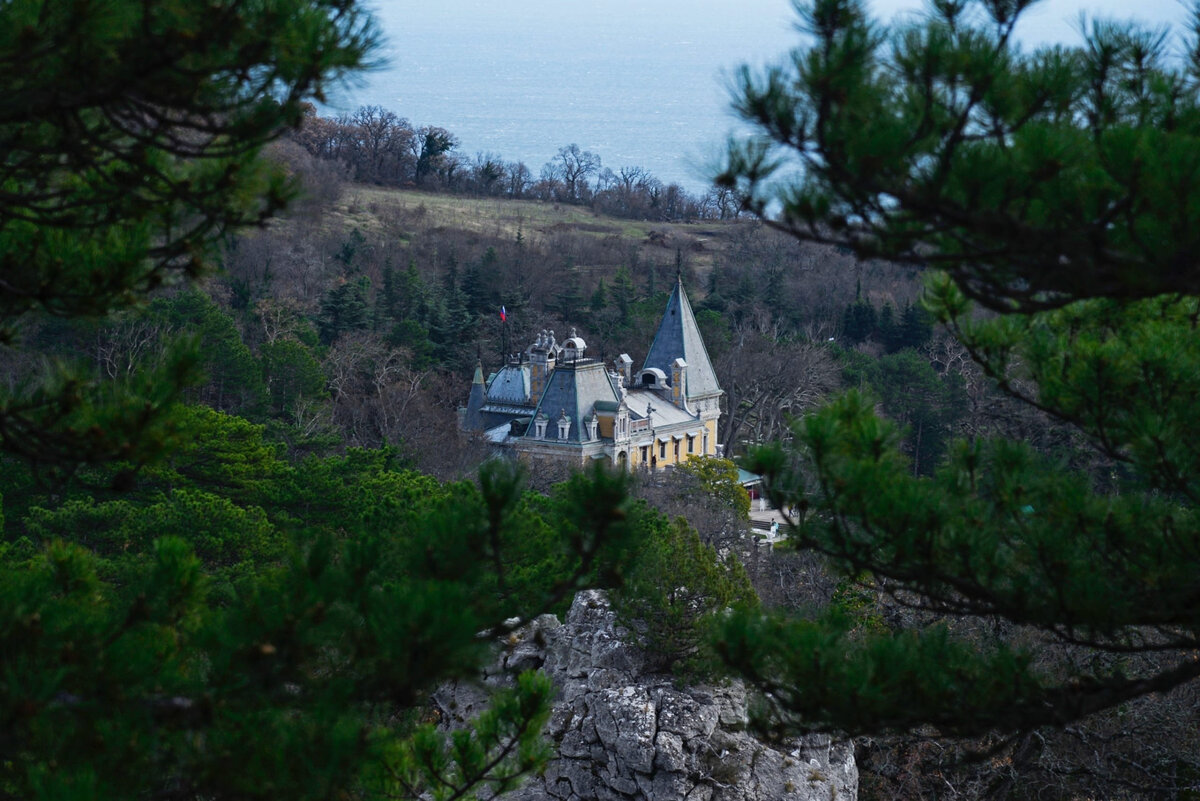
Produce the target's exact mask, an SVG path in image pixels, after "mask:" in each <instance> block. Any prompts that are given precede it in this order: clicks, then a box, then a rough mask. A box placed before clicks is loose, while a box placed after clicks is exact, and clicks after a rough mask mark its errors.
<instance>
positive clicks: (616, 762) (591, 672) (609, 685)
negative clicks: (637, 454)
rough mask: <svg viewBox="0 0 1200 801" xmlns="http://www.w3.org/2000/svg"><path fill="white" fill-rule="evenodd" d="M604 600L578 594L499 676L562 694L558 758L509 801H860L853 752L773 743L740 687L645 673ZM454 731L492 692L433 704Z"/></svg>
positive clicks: (506, 654)
mask: <svg viewBox="0 0 1200 801" xmlns="http://www.w3.org/2000/svg"><path fill="white" fill-rule="evenodd" d="M644 663H645V660H644V657H643V655H642V653H641V652H640V651H639V649H637V648H636V647H634V646H631V645H629V644H628V643H626V642H625V641H624V640H623V639H622V638H621V636H620V634H619V632H618V630H617V628H616V623H615V615H614V613H613V611H612V610H611V608H610V607H609V605H608V601H607V599H606V597H605V595H604V594H603V593H602V592H596V591H591V592H584V593H580V594H579V595H578V596H577V597H576V598H575V602H574V604H573V605H572V607H571V611H570V613H569V614H568V615H567V620H566V622H565V623H560V622H559V621H558V619H557V618H555V617H553V616H551V615H543V616H542V617H540V618H538V619H537V620H536V621H534V622H533V623H532V624H531V625H530V626H528V627H526V628H525V629H523V630H522V631H521V632H519V633H518V634H515V635H513V637H511V638H510V640H509V641H508V643H506V646H505V648H504V651H503V654H502V656H501V659H500V666H499V669H498V670H497V671H496V672H495V673H494V674H493V675H492V677H491V678H490V679H489V680H488V681H489V682H500V681H503V680H504V679H503V677H504V676H508V675H511V672H512V671H520V670H527V669H532V668H540V669H541V670H543V671H545V672H546V673H547V674H548V675H549V676H550V677H551V679H553V681H554V682H555V684H556V685H557V686H558V688H559V696H558V699H557V700H556V702H555V706H554V712H553V715H552V717H551V719H550V723H549V725H548V727H547V732H546V733H547V735H548V736H549V737H550V738H551V739H552V740H553V742H554V743H555V746H556V749H557V753H558V756H557V758H555V759H554V760H553V761H552V762H551V763H550V765H549V767H548V768H547V770H546V772H545V774H544V775H543V776H542V777H540V778H534V779H531V780H530V781H528V782H527V783H526V784H525V785H524V786H523V787H522V788H521V789H520V790H517V791H515V792H513V793H510V794H509V795H507V796H505V798H506V799H507V800H508V801H626V800H627V799H629V800H632V799H645V800H646V801H678V800H679V799H689V800H691V801H816V800H817V799H820V801H832V799H838V800H839V801H844V800H845V799H853V798H855V797H856V795H857V790H858V770H857V768H856V767H855V764H854V753H853V749H852V748H851V746H850V745H849V744H848V743H835V742H832V741H831V740H830V739H829V738H828V737H809V738H805V739H803V740H795V741H791V742H788V743H786V744H782V745H780V744H767V743H764V742H761V741H759V740H757V739H755V738H754V736H753V735H752V734H751V733H750V732H749V731H747V729H746V725H747V707H746V704H747V699H746V692H745V690H744V689H743V688H742V687H741V685H739V684H729V685H723V686H716V687H713V686H697V687H688V688H681V687H678V686H676V684H675V682H674V681H673V679H672V678H671V677H670V676H663V675H653V674H647V673H645V672H644ZM435 701H436V702H437V703H438V705H439V706H440V707H441V708H442V712H443V716H444V717H443V719H444V720H446V721H448V722H449V723H450V724H451V725H453V723H454V722H455V721H462V720H465V719H466V718H469V717H471V716H472V715H474V714H476V713H478V712H479V711H480V710H481V708H482V705H483V704H485V703H486V694H485V693H484V692H483V691H482V690H481V689H479V688H477V687H471V686H466V685H455V686H448V687H445V688H443V689H442V691H441V692H439V693H438V695H437V696H436V698H435Z"/></svg>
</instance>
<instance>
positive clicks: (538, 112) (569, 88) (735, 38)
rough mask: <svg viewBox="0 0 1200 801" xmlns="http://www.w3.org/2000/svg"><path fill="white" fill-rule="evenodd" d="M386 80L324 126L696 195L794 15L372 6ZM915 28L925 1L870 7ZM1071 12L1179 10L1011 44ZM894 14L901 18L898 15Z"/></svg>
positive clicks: (1128, 0)
mask: <svg viewBox="0 0 1200 801" xmlns="http://www.w3.org/2000/svg"><path fill="white" fill-rule="evenodd" d="M368 2H369V6H370V7H371V8H373V10H374V11H375V14H376V17H377V20H378V23H379V28H380V31H381V32H382V33H383V35H384V39H385V42H384V46H383V47H382V48H381V50H380V52H379V54H378V56H379V58H380V60H381V61H382V64H381V66H380V67H379V68H378V69H376V70H374V71H372V72H370V73H368V74H366V75H365V76H361V77H360V78H359V79H357V80H356V81H355V82H353V83H352V84H350V85H348V86H346V87H343V88H342V89H341V90H339V91H337V92H336V93H335V94H334V95H332V96H331V97H330V98H329V103H328V104H327V106H326V107H325V108H324V109H323V111H324V113H327V114H338V113H342V112H345V113H349V112H353V111H354V109H356V108H357V107H358V106H360V105H378V106H382V107H384V108H386V109H389V110H391V111H394V112H396V113H397V114H399V115H400V116H402V117H405V118H407V119H408V120H409V121H411V122H412V123H413V124H415V125H439V126H441V127H444V128H447V129H449V130H450V131H451V132H453V133H454V134H455V135H456V136H458V138H459V140H460V145H459V148H458V152H459V154H460V155H462V156H464V157H465V158H467V159H468V160H470V159H472V158H473V157H474V155H475V154H476V153H491V154H495V155H498V156H500V157H501V158H502V159H504V160H505V161H521V162H524V163H525V165H526V166H527V167H528V168H529V169H530V171H531V172H532V173H533V175H534V176H535V177H536V176H537V175H538V173H539V172H540V171H541V168H542V165H544V164H545V163H546V162H548V161H550V160H552V159H553V158H554V155H555V153H556V152H557V151H558V149H559V148H560V147H563V146H565V145H569V144H572V143H574V144H578V145H579V147H580V148H582V149H583V150H589V151H591V152H593V153H595V154H596V155H598V156H600V158H601V160H602V162H603V164H604V166H606V167H610V168H612V169H613V170H614V171H618V170H619V169H620V168H621V167H642V168H644V169H646V170H649V171H650V172H651V173H653V174H654V175H655V176H656V177H657V178H658V179H659V180H661V181H663V182H664V183H671V182H675V183H679V184H682V185H683V186H684V187H685V188H686V189H688V190H689V191H691V192H694V193H700V192H703V191H704V190H705V188H706V187H707V185H708V176H709V175H711V172H712V169H713V166H712V165H713V162H714V159H715V157H716V155H717V154H718V152H719V151H720V149H721V145H722V143H723V142H724V140H725V138H726V136H727V135H728V134H730V133H745V132H746V131H748V127H747V126H745V125H742V124H740V123H739V121H738V120H737V118H736V117H735V116H734V115H733V114H732V112H731V111H730V103H729V92H728V84H729V80H728V79H729V76H730V75H731V74H732V73H733V71H734V70H735V69H736V68H737V67H738V66H739V65H740V64H743V63H747V64H749V65H751V66H753V67H761V66H762V65H764V64H766V63H769V62H775V61H778V60H780V59H781V58H784V57H786V54H787V51H788V50H790V49H791V48H793V47H795V46H797V45H798V44H800V43H801V41H802V39H801V35H800V33H799V32H798V31H797V30H796V22H797V19H798V18H797V16H796V14H795V12H794V10H793V8H792V3H791V0H368ZM870 6H871V8H872V10H873V13H874V14H876V15H877V17H879V18H881V19H884V20H890V21H895V20H897V19H898V18H899V19H901V20H904V19H907V20H908V21H913V20H915V19H917V17H918V15H919V14H920V13H921V11H920V9H921V7H922V3H921V2H920V0H873V2H871V3H870ZM1081 13H1087V14H1089V15H1100V16H1109V17H1116V18H1124V17H1128V16H1139V17H1140V18H1141V19H1143V20H1145V21H1147V22H1149V23H1151V24H1164V23H1174V24H1179V23H1180V22H1182V21H1183V18H1184V17H1185V16H1186V8H1185V4H1183V3H1179V2H1177V1H1176V0H1138V2H1136V3H1135V2H1132V0H1046V1H1045V2H1041V3H1038V4H1036V5H1035V6H1033V8H1031V9H1030V11H1028V12H1027V13H1026V15H1025V18H1024V21H1023V23H1022V26H1021V27H1020V28H1019V29H1018V38H1019V39H1020V40H1021V41H1022V42H1023V43H1026V44H1027V45H1029V46H1036V45H1038V44H1042V43H1045V42H1053V41H1071V42H1072V43H1077V42H1078V40H1079V38H1080V36H1079V18H1080V14H1081ZM897 15H899V17H898V16H897Z"/></svg>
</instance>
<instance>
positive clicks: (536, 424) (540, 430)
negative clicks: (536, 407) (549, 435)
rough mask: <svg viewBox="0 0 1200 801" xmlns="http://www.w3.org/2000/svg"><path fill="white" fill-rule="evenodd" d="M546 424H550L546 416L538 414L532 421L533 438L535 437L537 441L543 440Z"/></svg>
mask: <svg viewBox="0 0 1200 801" xmlns="http://www.w3.org/2000/svg"><path fill="white" fill-rule="evenodd" d="M548 422H550V420H549V419H548V418H547V417H546V415H544V414H542V413H541V412H538V416H537V417H535V418H534V420H533V430H534V436H536V437H537V438H538V439H545V438H546V423H548Z"/></svg>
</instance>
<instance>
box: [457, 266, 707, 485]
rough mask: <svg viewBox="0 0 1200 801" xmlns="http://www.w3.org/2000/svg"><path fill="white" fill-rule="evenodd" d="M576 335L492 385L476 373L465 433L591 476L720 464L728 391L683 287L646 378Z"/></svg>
mask: <svg viewBox="0 0 1200 801" xmlns="http://www.w3.org/2000/svg"><path fill="white" fill-rule="evenodd" d="M586 349H587V345H586V343H585V342H584V340H583V338H582V337H580V336H578V335H577V334H576V333H575V330H574V329H572V330H571V335H570V336H569V337H568V338H567V339H566V340H564V341H563V342H562V343H561V344H560V343H559V342H558V341H557V340H556V339H555V337H554V332H552V331H543V332H542V333H541V335H540V336H539V337H538V339H537V341H536V342H534V343H533V344H532V345H530V346H529V347H528V348H527V349H526V350H525V352H524V353H521V354H519V355H518V356H516V357H515V358H513V359H512V360H510V361H509V363H508V364H506V365H505V366H504V367H503V368H502V369H501V370H499V371H498V372H496V373H493V374H492V375H491V376H489V377H488V379H487V380H486V381H484V378H483V369H482V367H477V368H476V370H475V380H474V383H473V384H472V386H471V397H470V400H469V401H468V402H467V407H466V409H465V410H463V426H464V428H466V429H468V430H473V431H482V432H484V433H485V436H486V437H487V438H488V439H489V440H490V441H492V442H493V443H496V444H497V445H500V446H503V447H505V448H511V449H512V450H514V451H516V452H517V453H518V454H519V455H521V456H522V458H527V459H529V460H531V461H533V462H537V461H540V460H550V459H553V460H560V461H565V462H568V463H570V464H574V465H576V466H580V467H582V466H583V465H585V464H587V463H588V461H589V460H591V459H605V460H608V461H609V462H611V463H612V464H613V465H615V466H617V467H620V468H621V469H623V470H630V469H633V468H649V469H655V468H658V467H666V466H669V465H675V464H678V463H680V462H682V461H685V460H687V459H688V458H690V457H692V456H716V455H719V446H718V445H717V418H718V417H720V415H721V403H720V401H721V395H723V394H724V393H723V392H722V391H721V387H720V386H719V385H718V384H717V377H716V373H715V372H714V371H713V367H712V362H711V361H710V360H709V358H708V352H707V351H706V350H705V348H704V340H703V339H702V338H701V337H700V329H699V328H698V327H697V325H696V318H695V315H693V314H692V307H691V304H689V303H688V299H687V294H686V293H685V292H684V291H683V283H682V280H679V281H676V284H675V288H674V290H673V291H672V292H671V297H670V299H669V300H668V301H667V308H666V310H665V311H664V312H663V317H662V322H660V323H659V326H658V333H657V334H656V335H655V337H654V342H653V343H652V344H651V345H650V351H649V353H647V354H646V361H645V363H644V364H643V365H642V369H641V370H639V371H638V372H637V373H636V374H634V372H633V359H631V358H630V357H629V355H628V354H624V353H622V354H621V355H620V357H618V358H617V360H616V363H615V364H614V369H613V370H609V369H608V368H607V367H606V366H605V364H604V363H603V362H602V361H601V360H599V359H592V358H588V357H587V356H586V355H585V353H586Z"/></svg>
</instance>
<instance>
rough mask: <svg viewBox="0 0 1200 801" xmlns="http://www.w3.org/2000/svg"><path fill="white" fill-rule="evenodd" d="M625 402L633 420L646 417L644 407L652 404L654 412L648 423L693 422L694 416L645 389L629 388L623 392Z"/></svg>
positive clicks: (658, 424)
mask: <svg viewBox="0 0 1200 801" xmlns="http://www.w3.org/2000/svg"><path fill="white" fill-rule="evenodd" d="M625 404H626V405H627V406H628V407H629V413H630V416H632V417H633V419H635V420H641V419H644V418H645V417H646V407H647V406H648V405H652V406H653V407H654V414H652V415H651V420H650V423H651V424H652V425H655V426H669V425H675V424H676V423H695V422H696V418H695V417H694V416H693V415H690V414H688V413H687V412H685V411H684V410H683V409H680V408H679V407H678V406H675V405H673V404H672V403H671V401H669V400H667V399H666V398H664V397H663V396H662V395H659V394H658V393H657V392H651V391H650V390H647V389H631V390H629V391H628V392H626V393H625Z"/></svg>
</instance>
